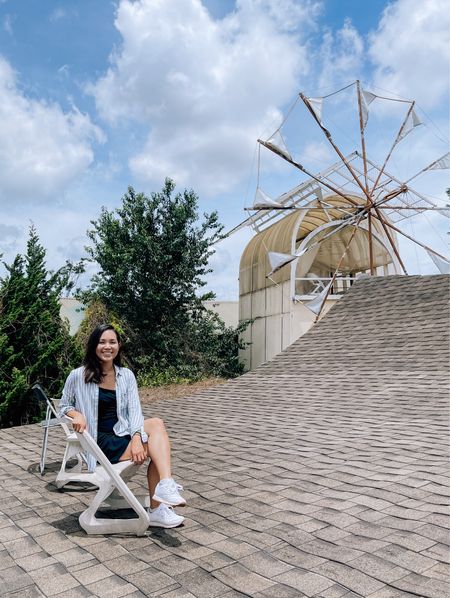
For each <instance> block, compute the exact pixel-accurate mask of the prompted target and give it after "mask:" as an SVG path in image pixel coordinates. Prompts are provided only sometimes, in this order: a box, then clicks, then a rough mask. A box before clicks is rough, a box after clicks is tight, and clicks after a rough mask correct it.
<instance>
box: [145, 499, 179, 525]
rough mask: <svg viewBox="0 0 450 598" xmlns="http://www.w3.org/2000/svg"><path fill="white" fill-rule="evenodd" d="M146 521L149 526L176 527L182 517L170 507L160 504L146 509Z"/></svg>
mask: <svg viewBox="0 0 450 598" xmlns="http://www.w3.org/2000/svg"><path fill="white" fill-rule="evenodd" d="M148 521H149V526H150V527H178V526H179V525H181V524H182V523H183V521H184V517H181V515H177V514H176V513H175V511H174V510H173V508H172V507H168V506H167V505H163V504H160V505H159V507H156V509H148Z"/></svg>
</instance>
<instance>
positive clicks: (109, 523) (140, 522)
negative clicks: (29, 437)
mask: <svg viewBox="0 0 450 598" xmlns="http://www.w3.org/2000/svg"><path fill="white" fill-rule="evenodd" d="M62 419H64V420H65V421H66V423H68V424H70V422H71V419H70V418H69V417H65V418H62ZM74 434H75V435H76V437H77V439H78V442H79V444H80V446H81V447H82V449H83V450H84V451H86V452H88V453H90V454H91V455H93V456H94V457H95V459H96V460H97V462H98V463H99V465H97V467H96V468H95V471H94V472H93V473H91V474H87V475H90V476H92V478H90V480H89V481H91V480H92V481H91V483H93V484H95V485H96V486H98V491H97V493H96V495H95V496H94V498H93V499H92V501H91V504H90V505H89V507H88V508H87V509H86V510H85V511H83V513H81V515H80V517H79V522H80V525H81V527H82V528H83V529H84V531H85V532H86V533H87V534H123V533H127V534H135V535H137V536H143V535H144V534H145V531H146V530H147V528H148V525H149V520H148V513H147V511H146V510H145V508H144V506H143V505H142V503H141V501H140V500H139V499H138V498H137V497H136V496H135V495H134V494H133V492H132V491H131V490H130V488H129V487H128V486H127V484H126V480H129V479H130V478H131V477H132V476H133V475H134V474H135V473H136V472H137V471H138V469H139V465H136V464H134V463H133V462H132V461H131V460H128V461H120V462H119V463H115V464H114V465H113V464H112V463H110V461H109V460H108V459H107V457H106V456H105V454H104V453H103V451H102V450H101V449H100V447H99V446H98V444H97V443H96V442H95V440H94V439H93V438H92V436H91V435H90V434H89V432H88V431H87V430H85V431H84V432H83V433H82V434H79V433H78V432H74ZM144 500H145V499H144ZM147 500H148V498H147ZM102 503H106V504H107V506H109V507H124V506H125V507H127V506H128V507H130V508H131V509H133V511H134V512H135V513H136V515H137V517H136V518H133V519H109V518H108V519H107V518H101V517H96V513H97V511H98V509H99V507H100V506H101V505H102Z"/></svg>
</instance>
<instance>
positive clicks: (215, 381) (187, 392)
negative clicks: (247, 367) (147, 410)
mask: <svg viewBox="0 0 450 598" xmlns="http://www.w3.org/2000/svg"><path fill="white" fill-rule="evenodd" d="M224 382H226V380H225V378H208V379H207V380H200V381H199V382H191V383H186V384H167V385H166V386H146V387H143V388H140V389H139V396H140V397H141V403H142V404H143V405H150V404H151V403H154V402H155V401H165V400H167V399H179V398H182V397H192V396H194V395H196V394H197V393H199V392H200V391H201V390H205V389H206V388H211V387H213V386H218V385H219V384H223V383H224Z"/></svg>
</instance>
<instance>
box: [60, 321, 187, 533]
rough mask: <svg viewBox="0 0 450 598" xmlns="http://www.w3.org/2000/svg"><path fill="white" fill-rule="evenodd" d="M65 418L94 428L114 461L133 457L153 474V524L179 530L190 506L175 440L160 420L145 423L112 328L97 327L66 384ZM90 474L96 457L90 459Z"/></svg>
mask: <svg viewBox="0 0 450 598" xmlns="http://www.w3.org/2000/svg"><path fill="white" fill-rule="evenodd" d="M60 415H68V416H69V417H71V418H72V420H73V424H72V425H73V429H74V430H75V431H76V432H80V433H82V432H83V431H84V430H86V429H87V430H88V431H89V433H90V434H91V436H92V437H93V438H94V439H95V440H96V441H97V444H98V445H99V447H100V448H101V449H102V451H103V452H104V453H105V455H106V457H108V459H109V460H110V461H111V463H118V462H119V461H124V460H126V459H131V460H132V461H133V463H136V464H141V463H143V462H144V461H145V459H147V457H150V459H151V462H150V465H149V467H148V470H147V480H148V489H149V493H150V509H149V522H150V523H149V525H150V526H152V527H166V528H170V527H176V526H178V525H180V524H181V523H182V522H183V521H184V517H181V516H180V515H177V514H176V513H175V511H174V510H173V507H175V506H184V505H185V504H186V501H185V499H184V498H183V497H182V496H181V495H180V493H179V491H180V490H182V487H181V486H179V485H178V484H176V482H175V481H174V480H173V478H172V474H171V469H170V441H169V437H168V435H167V432H166V428H165V426H164V422H163V421H162V420H161V419H159V418H151V419H146V420H144V417H143V415H142V410H141V404H140V401H139V394H138V388H137V383H136V378H135V377H134V375H133V373H132V372H131V370H129V369H127V368H124V367H122V364H121V341H120V336H119V334H118V332H117V330H116V329H115V328H114V327H113V326H111V325H109V324H106V325H101V326H97V327H96V328H95V329H94V331H93V332H92V334H91V336H90V337H89V340H88V343H87V348H86V355H85V357H84V361H83V366H82V367H80V368H78V369H76V370H72V371H71V372H70V374H69V376H68V378H67V380H66V384H65V386H64V390H63V394H62V398H61V403H60ZM87 462H88V467H89V470H90V471H93V470H94V468H95V464H96V463H95V459H94V457H92V455H88V456H87Z"/></svg>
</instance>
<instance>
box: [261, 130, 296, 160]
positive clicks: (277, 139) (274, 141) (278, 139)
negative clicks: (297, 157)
mask: <svg viewBox="0 0 450 598" xmlns="http://www.w3.org/2000/svg"><path fill="white" fill-rule="evenodd" d="M266 143H267V145H270V146H271V147H273V148H275V149H276V150H278V151H279V152H281V153H282V154H283V155H284V156H286V158H288V160H292V156H291V154H290V153H289V150H288V148H287V145H286V142H285V140H284V139H283V135H282V134H281V132H280V130H277V131H275V133H274V134H273V135H272V137H270V138H269V139H268V140H267V141H266Z"/></svg>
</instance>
